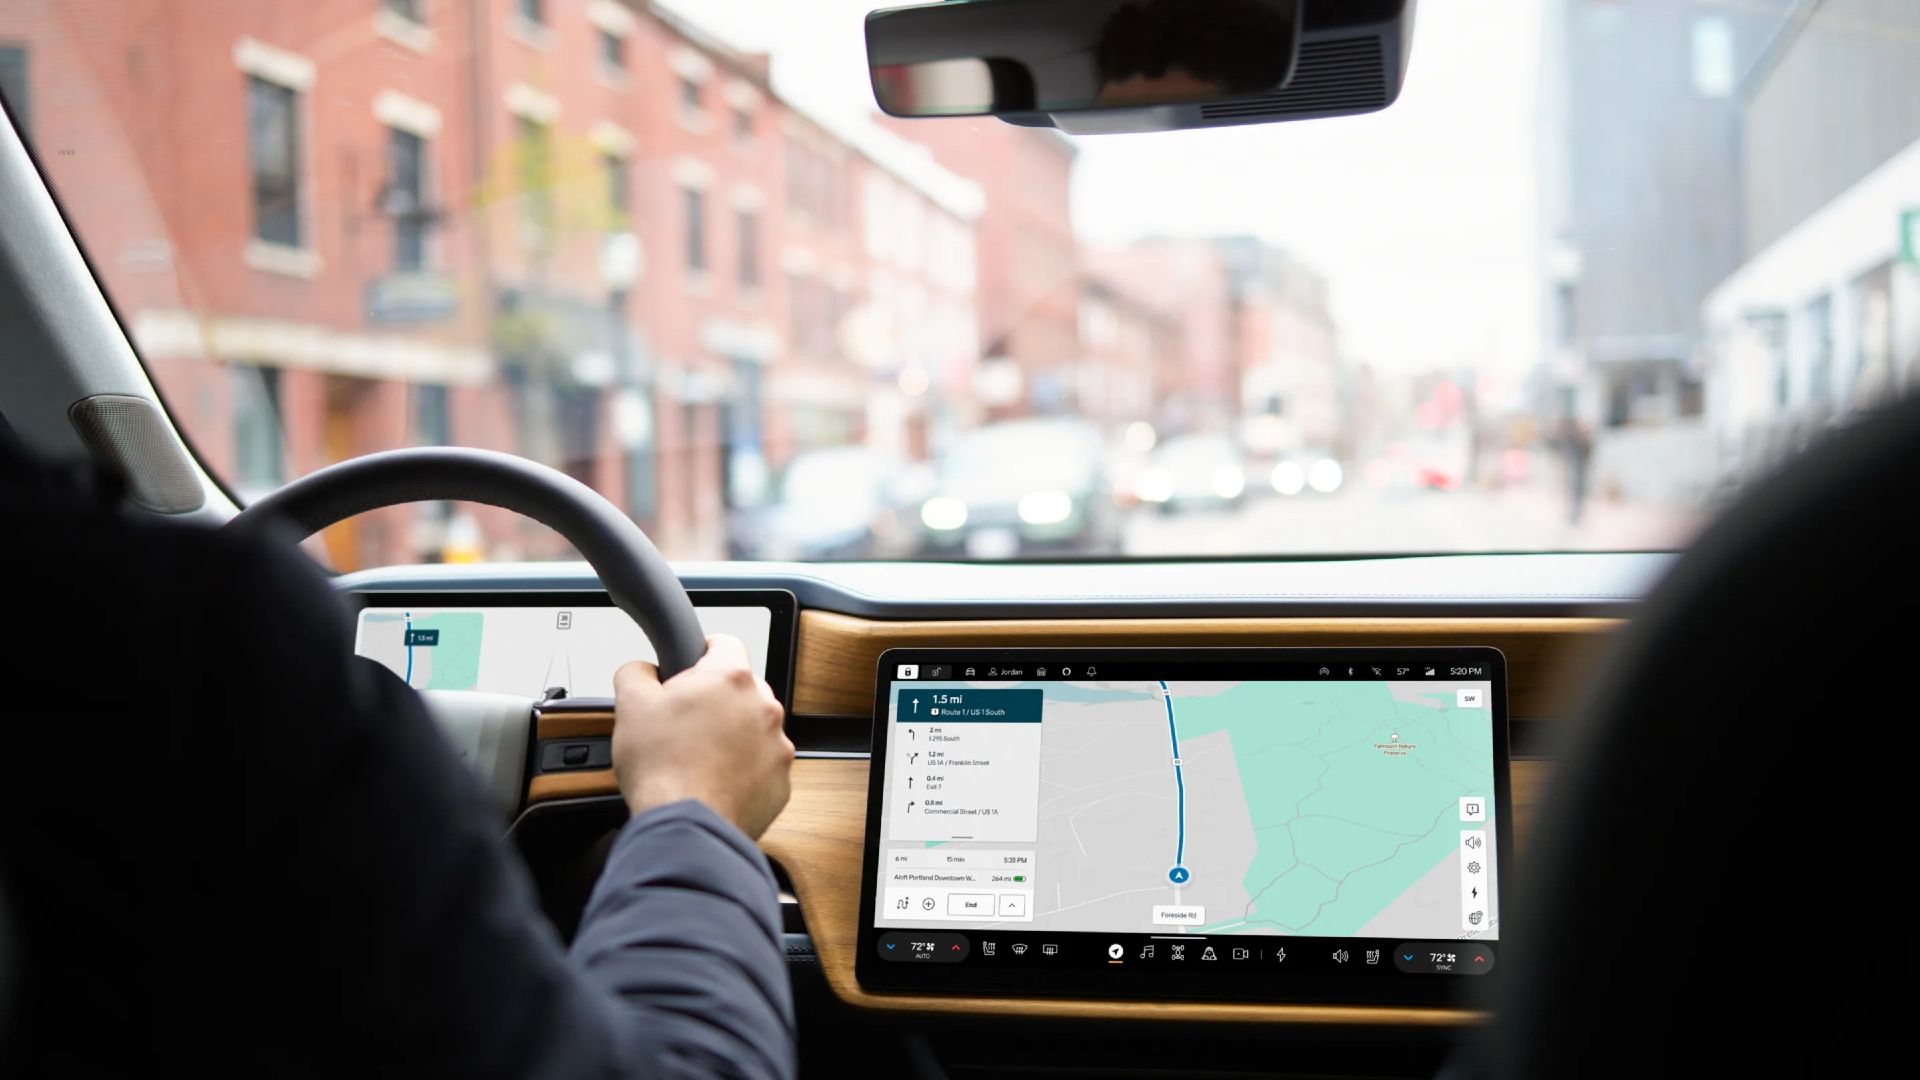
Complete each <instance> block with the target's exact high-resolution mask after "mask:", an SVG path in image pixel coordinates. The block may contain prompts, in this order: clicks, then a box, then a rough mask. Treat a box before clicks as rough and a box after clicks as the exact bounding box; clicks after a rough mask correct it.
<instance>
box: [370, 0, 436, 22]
mask: <svg viewBox="0 0 1920 1080" xmlns="http://www.w3.org/2000/svg"><path fill="white" fill-rule="evenodd" d="M380 6H381V7H383V8H385V9H387V10H388V11H389V12H391V13H393V14H395V15H398V16H400V17H401V18H403V19H405V20H407V21H408V22H410V23H420V24H422V25H424V24H425V23H426V21H427V11H426V7H427V0H381V3H380Z"/></svg>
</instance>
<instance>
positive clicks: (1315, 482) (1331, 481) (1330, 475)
mask: <svg viewBox="0 0 1920 1080" xmlns="http://www.w3.org/2000/svg"><path fill="white" fill-rule="evenodd" d="M1345 479H1346V474H1345V473H1343V472H1341V471H1340V463H1339V462H1337V461H1335V460H1333V459H1332V458H1321V459H1320V460H1319V461H1316V462H1314V463H1313V468H1311V469H1308V470H1307V484H1308V486H1310V487H1312V488H1313V490H1315V491H1317V492H1319V493H1320V494H1322V495H1331V494H1333V493H1334V492H1336V491H1339V490H1340V482H1341V481H1342V480H1345Z"/></svg>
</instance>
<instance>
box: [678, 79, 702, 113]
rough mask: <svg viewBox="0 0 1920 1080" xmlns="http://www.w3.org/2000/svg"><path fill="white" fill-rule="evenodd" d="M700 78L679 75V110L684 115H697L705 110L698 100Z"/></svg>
mask: <svg viewBox="0 0 1920 1080" xmlns="http://www.w3.org/2000/svg"><path fill="white" fill-rule="evenodd" d="M700 90H701V87H700V80H699V79H690V78H688V77H687V76H685V75H682V76H680V112H681V114H682V115H684V116H699V115H700V114H701V113H703V112H705V111H706V106H705V105H704V104H703V103H702V102H701V100H700Z"/></svg>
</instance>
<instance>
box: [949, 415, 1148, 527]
mask: <svg viewBox="0 0 1920 1080" xmlns="http://www.w3.org/2000/svg"><path fill="white" fill-rule="evenodd" d="M1105 453H1106V448H1105V445H1104V442H1103V440H1102V439H1101V436H1100V429H1099V428H1098V427H1097V426H1096V425H1094V424H1092V423H1090V422H1088V421H1085V420H1080V419H1074V418H1068V417H1046V418H1036V419H1026V420H1009V421H1006V422H1003V423H997V424H988V425H986V426H985V427H981V428H976V429H974V430H973V431H970V432H967V433H966V434H965V435H962V436H961V437H960V438H959V440H957V441H956V442H955V443H954V445H953V446H952V447H950V448H949V449H948V451H947V453H946V454H945V455H944V456H943V457H942V458H941V459H940V465H939V469H938V474H937V480H936V483H935V486H934V490H933V492H932V494H931V495H930V497H929V498H927V499H926V501H925V502H923V503H921V504H920V513H919V522H920V548H921V550H922V551H924V552H926V553H928V554H933V555H965V556H966V557H968V558H973V559H1009V558H1013V557H1014V556H1017V555H1020V554H1023V553H1028V552H1044V551H1073V552H1082V553H1085V552H1095V553H1099V552H1109V551H1114V550H1117V549H1118V547H1119V522H1118V514H1117V513H1116V510H1115V507H1114V504H1113V499H1112V497H1111V495H1110V493H1109V491H1108V488H1107V480H1106V468H1105V460H1104V459H1105Z"/></svg>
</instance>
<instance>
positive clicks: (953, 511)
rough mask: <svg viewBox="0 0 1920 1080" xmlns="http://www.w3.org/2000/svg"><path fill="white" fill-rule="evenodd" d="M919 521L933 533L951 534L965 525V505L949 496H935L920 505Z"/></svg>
mask: <svg viewBox="0 0 1920 1080" xmlns="http://www.w3.org/2000/svg"><path fill="white" fill-rule="evenodd" d="M920 520H921V522H923V523H924V524H925V525H926V526H927V528H929V529H932V530H933V531H935V532H952V531H953V530H955V529H957V528H959V527H960V526H962V525H965V524H966V523H967V504H966V503H963V502H961V501H960V500H959V499H956V498H953V497H952V496H950V495H936V496H934V497H933V498H931V499H928V500H927V501H926V502H925V503H924V504H922V505H921V507H920Z"/></svg>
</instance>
